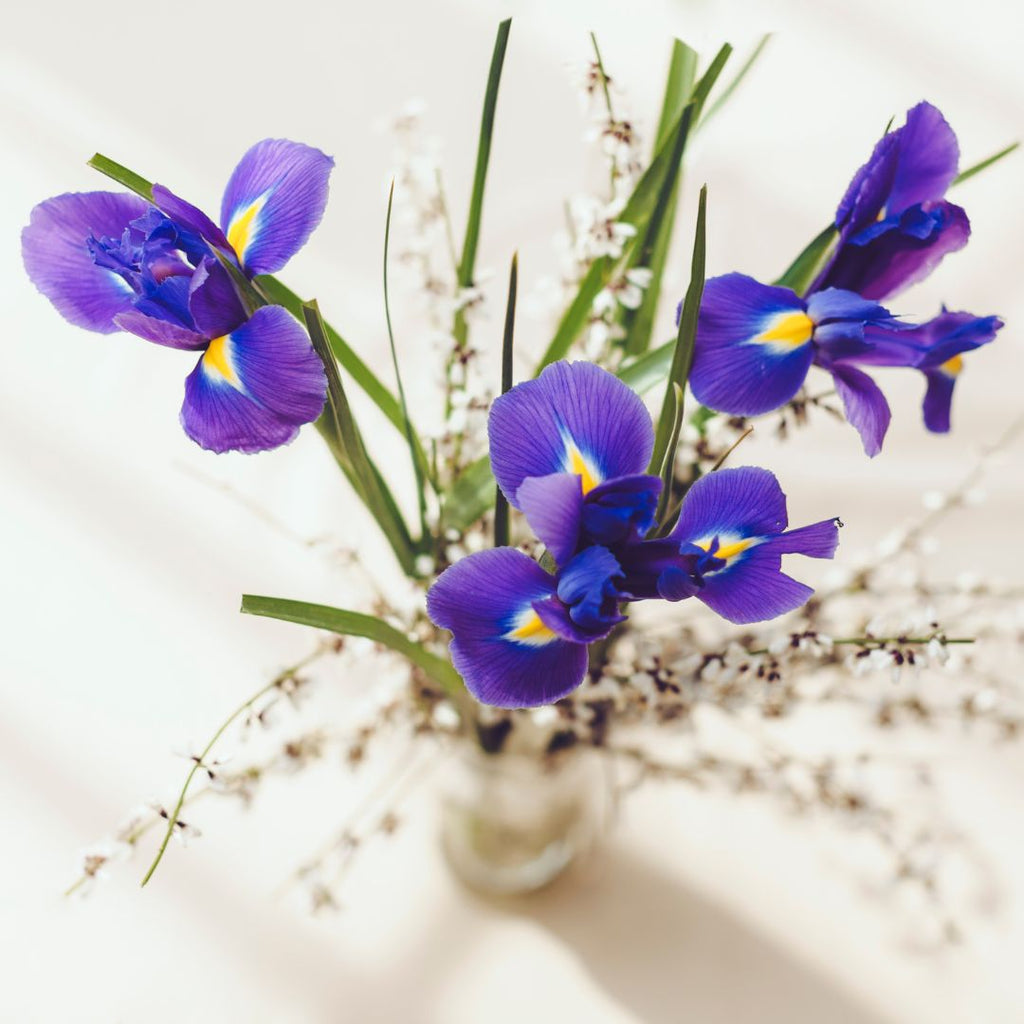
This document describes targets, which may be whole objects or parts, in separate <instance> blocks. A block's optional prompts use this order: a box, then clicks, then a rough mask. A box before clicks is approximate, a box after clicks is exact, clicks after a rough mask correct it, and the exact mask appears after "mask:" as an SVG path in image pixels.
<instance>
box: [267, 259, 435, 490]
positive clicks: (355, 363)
mask: <svg viewBox="0 0 1024 1024" xmlns="http://www.w3.org/2000/svg"><path fill="white" fill-rule="evenodd" d="M256 285H257V286H258V287H259V289H260V291H262V292H263V294H264V295H265V296H266V298H267V300H268V301H270V302H272V303H274V304H275V305H278V306H284V308H285V309H287V310H288V312H289V313H291V314H292V316H294V317H295V318H296V319H297V320H299V321H304V319H305V315H304V314H303V311H302V309H303V306H304V304H305V303H304V300H303V299H301V298H299V296H298V295H296V294H295V292H293V291H292V290H291V289H290V288H289V287H288V286H287V285H285V284H284V283H283V282H282V281H279V280H278V279H277V278H276V277H271V276H270V275H269V274H261V275H260V276H258V277H257V278H256ZM324 330H325V331H326V332H327V340H328V342H329V343H330V346H331V351H332V352H333V353H334V357H335V359H337V360H338V362H339V363H341V365H342V366H343V367H344V368H345V370H346V372H347V373H348V375H349V376H350V377H351V378H352V379H353V380H354V381H355V382H356V384H358V385H359V387H360V388H362V390H363V391H364V392H365V394H366V396H367V397H368V398H369V399H370V400H371V401H372V402H373V404H374V405H376V406H377V408H378V409H380V411H381V412H382V413H384V415H385V416H386V417H387V418H388V419H389V420H390V421H391V423H392V424H393V425H394V426H395V427H396V428H397V429H398V430H400V431H402V433H403V434H404V433H405V417H404V416H403V415H402V403H401V402H400V401H399V400H398V399H397V398H396V397H395V396H394V395H393V394H392V393H391V392H390V391H389V390H388V388H387V387H385V386H384V384H382V383H381V381H380V379H379V378H378V377H377V376H376V375H375V374H374V372H373V371H372V370H371V369H370V368H369V367H368V366H367V365H366V363H364V362H363V361H362V359H360V358H359V356H358V355H357V354H356V352H355V350H354V349H353V348H352V347H351V346H350V345H349V344H348V342H346V341H345V339H344V338H343V337H342V336H341V335H340V334H339V333H338V332H337V331H336V330H335V329H334V328H333V327H331V325H330V324H329V323H327V322H326V321H324ZM414 444H415V447H416V453H417V456H416V457H417V460H418V461H419V463H420V469H421V471H422V472H424V474H425V475H426V467H427V459H426V455H425V454H424V453H423V449H422V447H421V446H420V444H419V442H418V440H416V439H415V437H414Z"/></svg>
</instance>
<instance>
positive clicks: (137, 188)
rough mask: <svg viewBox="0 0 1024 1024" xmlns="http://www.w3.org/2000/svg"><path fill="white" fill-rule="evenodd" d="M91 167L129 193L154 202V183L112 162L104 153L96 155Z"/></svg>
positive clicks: (91, 161)
mask: <svg viewBox="0 0 1024 1024" xmlns="http://www.w3.org/2000/svg"><path fill="white" fill-rule="evenodd" d="M89 166H90V167H92V168H93V169H94V170H97V171H99V172H100V174H105V175H106V176H107V177H108V178H110V180H111V181H116V182H117V183H118V184H119V185H124V187H125V188H126V189H128V190H129V191H131V192H134V193H135V194H136V195H138V196H142V198H143V199H145V200H146V202H147V203H151V202H153V183H152V182H151V181H147V180H146V179H145V178H143V177H142V175H141V174H136V173H135V172H134V171H130V170H129V169H128V168H127V167H125V166H123V165H122V164H119V163H117V161H115V160H111V159H110V157H108V156H104V155H103V154H102V153H94V154H93V156H92V159H91V160H90V161H89Z"/></svg>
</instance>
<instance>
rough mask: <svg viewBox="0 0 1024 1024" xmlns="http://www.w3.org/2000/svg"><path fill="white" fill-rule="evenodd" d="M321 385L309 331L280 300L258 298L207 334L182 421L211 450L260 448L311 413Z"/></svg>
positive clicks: (282, 440) (293, 430)
mask: <svg viewBox="0 0 1024 1024" xmlns="http://www.w3.org/2000/svg"><path fill="white" fill-rule="evenodd" d="M326 392H327V382H326V378H325V376H324V369H323V364H322V363H321V362H320V359H319V357H318V356H317V355H316V353H315V352H314V351H313V348H312V346H311V345H310V342H309V338H308V337H307V336H306V333H305V332H304V331H303V330H302V328H301V327H300V326H299V325H298V323H297V322H296V321H295V320H294V319H293V318H292V317H291V316H290V315H289V314H288V313H287V312H286V311H285V310H284V309H282V308H281V307H280V306H263V307H262V308H260V309H257V310H256V312H255V313H254V314H253V315H252V318H251V319H249V320H248V321H246V322H245V323H244V324H243V325H242V326H241V327H239V328H237V329H236V330H234V331H232V332H231V333H230V334H227V335H224V336H222V337H220V338H214V339H213V341H211V342H210V344H209V347H208V348H207V350H206V351H205V352H204V353H203V356H202V358H201V359H200V360H199V363H198V365H197V366H196V368H195V370H193V371H192V373H191V374H189V376H188V379H187V380H186V381H185V403H184V405H183V406H182V409H181V422H182V426H183V427H184V428H185V433H186V434H188V436H189V437H191V438H192V440H193V441H195V442H196V443H197V444H199V445H200V446H201V447H203V448H207V449H209V450H210V451H215V452H225V451H242V452H258V451H265V450H267V449H268V448H277V447H279V446H280V445H283V444H287V443H288V442H289V441H291V440H292V439H293V438H294V437H295V436H296V435H297V434H298V432H299V427H301V426H302V425H303V424H304V423H310V422H312V421H313V420H315V419H316V418H317V417H318V416H319V415H320V413H321V412H322V411H323V406H324V401H325V397H326Z"/></svg>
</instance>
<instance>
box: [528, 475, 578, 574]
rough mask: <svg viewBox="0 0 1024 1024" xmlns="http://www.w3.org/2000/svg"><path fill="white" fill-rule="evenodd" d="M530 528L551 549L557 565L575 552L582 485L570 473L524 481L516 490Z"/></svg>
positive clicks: (563, 562)
mask: <svg viewBox="0 0 1024 1024" xmlns="http://www.w3.org/2000/svg"><path fill="white" fill-rule="evenodd" d="M516 493H517V498H518V501H519V507H520V508H521V509H522V511H523V514H524V515H525V516H526V521H527V522H528V523H529V524H530V529H531V530H533V532H534V533H535V534H536V536H537V538H538V539H539V540H540V541H541V543H542V544H543V545H544V546H545V547H546V548H547V549H548V551H550V552H551V557H552V558H553V559H554V560H555V564H556V565H565V563H566V562H568V561H569V559H570V558H572V556H573V555H574V554H575V553H576V548H577V546H578V545H579V541H580V527H581V526H582V522H583V488H582V486H581V485H580V478H579V477H578V476H574V475H573V474H571V473H549V474H548V475H547V476H531V477H529V478H528V479H526V480H524V481H523V482H522V484H521V486H520V487H519V490H518V491H517V492H516Z"/></svg>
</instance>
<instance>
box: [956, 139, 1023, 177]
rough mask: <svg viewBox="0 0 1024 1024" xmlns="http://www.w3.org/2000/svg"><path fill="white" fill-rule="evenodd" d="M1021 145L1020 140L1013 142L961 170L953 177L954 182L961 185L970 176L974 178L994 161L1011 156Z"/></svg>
mask: <svg viewBox="0 0 1024 1024" xmlns="http://www.w3.org/2000/svg"><path fill="white" fill-rule="evenodd" d="M1019 146H1020V143H1019V142H1012V143H1010V145H1009V146H1006V147H1005V148H1004V149H1001V150H999V152H998V153H993V154H992V155H991V156H989V157H986V158H985V159H984V160H981V161H979V162H978V163H976V164H974V165H973V166H972V167H968V168H967V170H966V171H961V172H960V173H959V174H958V175H957V176H956V177H955V178H954V179H953V184H954V185H959V184H960V182H962V181H966V180H967V179H968V178H973V177H974V175H976V174H978V173H980V172H981V171H984V170H985V169H986V168H988V167H991V166H992V165H993V164H994V163H996V162H998V161H999V160H1002V159H1003V157H1004V156H1009V155H1010V154H1011V153H1012V152H1013V151H1014V150H1015V149H1017V148H1018V147H1019Z"/></svg>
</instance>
